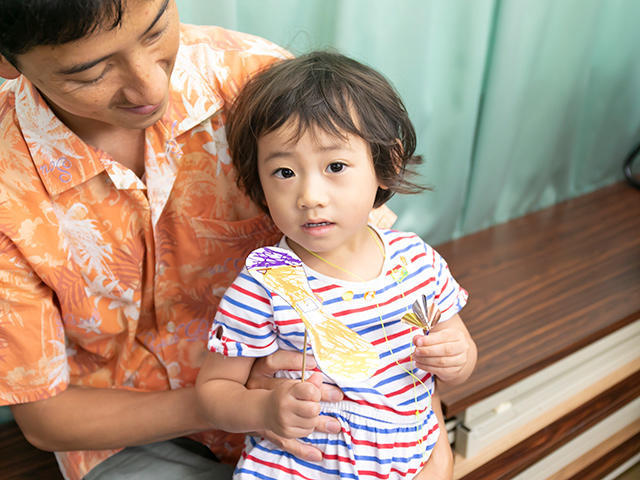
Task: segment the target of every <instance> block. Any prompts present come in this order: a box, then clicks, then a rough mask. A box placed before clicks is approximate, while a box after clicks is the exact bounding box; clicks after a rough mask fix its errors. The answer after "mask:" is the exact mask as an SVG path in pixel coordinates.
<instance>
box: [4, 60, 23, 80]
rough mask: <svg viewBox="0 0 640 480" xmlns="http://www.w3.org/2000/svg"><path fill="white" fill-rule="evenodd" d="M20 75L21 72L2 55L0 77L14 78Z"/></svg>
mask: <svg viewBox="0 0 640 480" xmlns="http://www.w3.org/2000/svg"><path fill="white" fill-rule="evenodd" d="M19 76H20V72H19V71H18V69H17V68H16V67H14V66H13V64H12V63H11V62H10V61H9V60H7V59H6V58H5V57H4V55H0V77H2V78H6V79H7V80H12V79H14V78H17V77H19Z"/></svg>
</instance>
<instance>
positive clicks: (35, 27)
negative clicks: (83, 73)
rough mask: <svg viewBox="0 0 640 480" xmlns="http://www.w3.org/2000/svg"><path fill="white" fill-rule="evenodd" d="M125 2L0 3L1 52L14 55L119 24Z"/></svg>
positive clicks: (23, 0) (29, 0)
mask: <svg viewBox="0 0 640 480" xmlns="http://www.w3.org/2000/svg"><path fill="white" fill-rule="evenodd" d="M125 2H126V0H0V53H1V54H2V55H3V56H4V57H5V58H6V59H7V60H8V61H9V62H11V63H12V64H13V65H14V66H16V67H18V65H17V58H16V57H17V56H18V55H21V54H23V53H26V52H28V51H29V50H31V49H32V48H34V47H37V46H39V45H61V44H63V43H67V42H71V41H73V40H78V39H79V38H82V37H85V36H87V35H89V34H91V33H93V32H95V31H97V30H98V29H107V30H109V29H113V28H116V27H117V26H119V25H120V22H121V21H122V12H123V9H124V3H125Z"/></svg>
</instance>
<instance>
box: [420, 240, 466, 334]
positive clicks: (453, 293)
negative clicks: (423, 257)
mask: <svg viewBox="0 0 640 480" xmlns="http://www.w3.org/2000/svg"><path fill="white" fill-rule="evenodd" d="M425 249H426V253H427V259H429V261H430V262H431V265H432V267H433V275H434V278H435V286H434V288H435V291H434V300H435V301H436V305H437V306H438V309H439V310H440V314H441V315H442V317H441V320H440V321H442V322H443V321H446V320H449V319H450V318H451V317H453V316H455V315H456V314H457V313H459V312H460V310H462V308H463V307H464V306H465V305H466V304H467V299H468V298H469V294H468V293H467V291H466V290H465V289H464V288H462V287H461V286H460V285H459V284H458V282H457V281H456V279H455V278H453V275H452V274H451V271H450V270H449V265H447V262H446V261H445V260H444V258H442V257H441V256H440V254H439V253H438V252H436V251H435V250H434V249H433V248H431V247H430V246H429V245H427V244H426V243H425Z"/></svg>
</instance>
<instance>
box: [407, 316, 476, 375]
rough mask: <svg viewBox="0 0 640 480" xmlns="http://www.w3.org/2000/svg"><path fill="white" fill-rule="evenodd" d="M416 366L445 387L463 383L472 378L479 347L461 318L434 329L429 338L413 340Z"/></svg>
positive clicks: (422, 336)
mask: <svg viewBox="0 0 640 480" xmlns="http://www.w3.org/2000/svg"><path fill="white" fill-rule="evenodd" d="M413 344H414V345H415V347H416V349H415V352H414V354H413V359H414V361H415V362H416V366H417V367H418V368H420V369H422V370H425V371H427V372H431V373H432V374H434V375H436V376H437V377H438V378H439V379H440V380H441V381H443V382H445V383H452V384H455V383H461V382H463V381H465V380H466V379H467V378H469V375H471V372H472V371H473V369H474V367H475V364H476V360H477V351H476V346H475V343H474V342H473V340H472V339H471V336H470V335H469V332H468V331H467V329H466V327H465V326H464V323H462V320H461V319H460V317H459V316H458V315H456V316H454V317H453V318H451V319H449V320H448V321H446V322H442V323H439V324H438V325H436V326H435V327H434V328H432V329H431V332H430V333H429V335H416V336H415V337H413Z"/></svg>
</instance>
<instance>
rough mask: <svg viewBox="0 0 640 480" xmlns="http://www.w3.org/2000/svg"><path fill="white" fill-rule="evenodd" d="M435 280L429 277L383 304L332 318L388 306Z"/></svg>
mask: <svg viewBox="0 0 640 480" xmlns="http://www.w3.org/2000/svg"><path fill="white" fill-rule="evenodd" d="M434 280H435V278H434V277H429V278H427V279H426V280H425V281H423V282H422V283H420V284H418V285H416V286H415V287H413V288H412V289H411V290H408V291H406V292H404V294H400V295H396V296H395V297H392V298H390V299H389V300H387V301H386V302H384V303H376V304H373V305H368V306H366V307H361V308H353V309H350V310H342V311H341V312H336V313H334V314H333V316H334V317H342V316H344V315H349V314H350V313H358V312H364V311H367V310H371V309H373V308H377V307H384V306H386V305H389V304H391V303H393V302H395V301H397V300H398V299H399V298H402V297H406V296H408V295H410V294H411V293H413V292H415V291H416V290H420V289H421V288H422V287H424V286H425V285H427V284H428V283H430V282H432V281H434Z"/></svg>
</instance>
